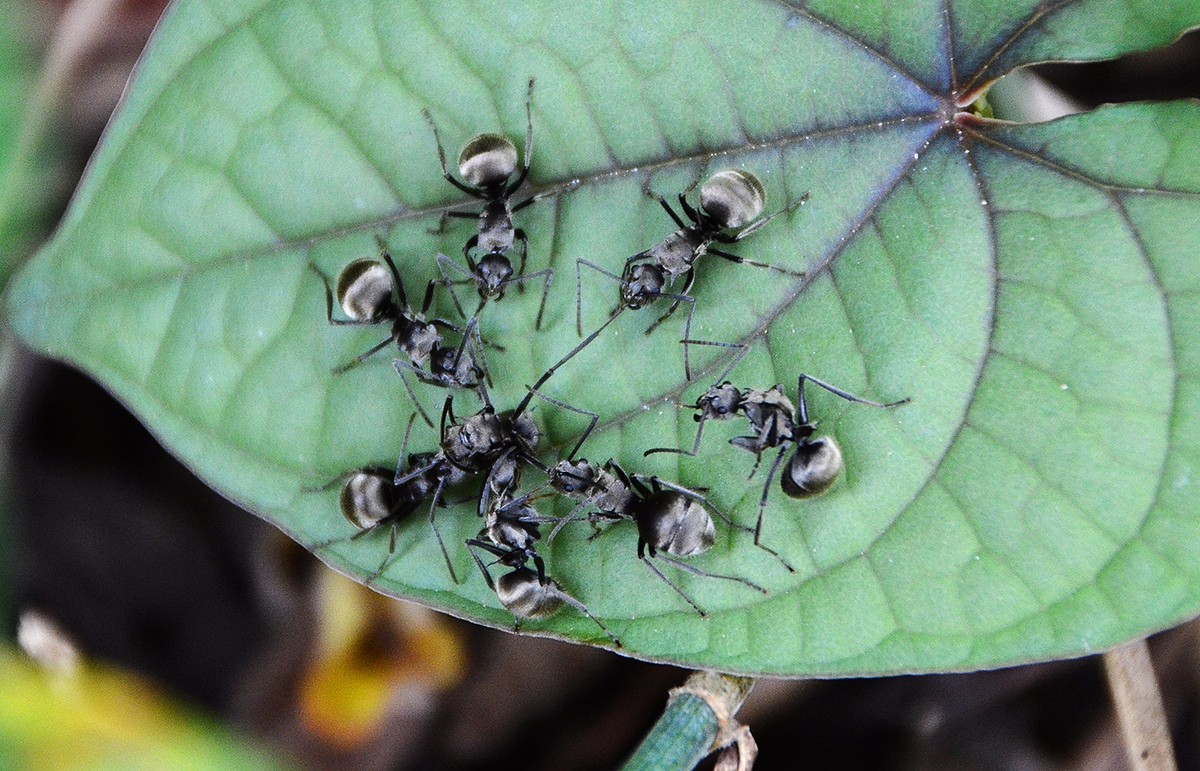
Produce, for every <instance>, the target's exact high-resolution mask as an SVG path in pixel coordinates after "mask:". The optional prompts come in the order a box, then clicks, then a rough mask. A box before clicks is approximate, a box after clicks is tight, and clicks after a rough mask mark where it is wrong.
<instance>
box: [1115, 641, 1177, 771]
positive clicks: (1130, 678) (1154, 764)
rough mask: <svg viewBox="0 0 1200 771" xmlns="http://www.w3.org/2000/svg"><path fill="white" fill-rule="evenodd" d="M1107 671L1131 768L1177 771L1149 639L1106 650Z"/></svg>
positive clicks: (1145, 770)
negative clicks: (1175, 770) (1147, 644)
mask: <svg viewBox="0 0 1200 771" xmlns="http://www.w3.org/2000/svg"><path fill="white" fill-rule="evenodd" d="M1104 671H1105V673H1106V674H1107V675H1108V687H1109V690H1111V691H1112V695H1113V702H1114V703H1115V704H1116V707H1117V721H1118V722H1119V723H1120V724H1121V735H1122V736H1123V737H1124V739H1125V753H1126V755H1127V756H1128V757H1129V767H1130V769H1133V771H1174V769H1175V753H1174V751H1173V750H1172V748H1171V733H1170V731H1169V730H1168V729H1167V717H1166V713H1165V712H1164V711H1163V703H1162V694H1160V693H1159V690H1158V678H1156V677H1155V675H1154V666H1153V664H1152V663H1151V662H1150V651H1149V649H1148V648H1147V647H1146V641H1145V640H1137V641H1135V642H1131V643H1129V644H1128V645H1123V646H1121V647H1120V648H1115V649H1113V650H1111V651H1109V652H1107V653H1105V654H1104Z"/></svg>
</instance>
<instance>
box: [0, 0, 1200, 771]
mask: <svg viewBox="0 0 1200 771" xmlns="http://www.w3.org/2000/svg"><path fill="white" fill-rule="evenodd" d="M162 6H163V3H162V2H159V1H158V0H139V1H136V2H135V1H133V0H127V1H125V2H120V1H116V0H99V1H97V0H78V1H77V2H62V0H39V1H38V2H34V0H0V280H4V281H6V280H7V278H8V276H9V274H10V272H11V269H12V267H13V266H14V265H16V264H19V263H20V262H21V261H22V260H24V259H25V258H27V257H28V256H29V254H30V253H31V252H32V251H33V250H35V249H36V248H37V245H38V244H39V243H40V242H42V241H43V240H44V239H45V238H47V237H48V235H49V233H50V232H51V230H52V229H53V227H54V223H55V221H56V220H57V218H58V217H59V216H60V215H61V213H62V210H63V207H64V206H65V204H66V201H67V199H68V197H69V195H70V191H71V190H72V189H73V187H74V185H75V183H76V181H77V179H78V177H79V175H80V173H81V172H82V170H83V167H84V164H85V163H86V162H87V159H88V157H89V156H90V154H91V152H92V150H93V148H94V146H95V144H96V142H97V140H98V139H99V137H100V134H101V131H102V129H103V127H104V124H105V122H106V121H107V120H108V116H109V114H110V113H111V111H112V109H113V107H114V106H115V104H116V102H117V100H118V98H119V96H120V94H121V91H122V89H123V88H124V85H125V82H126V79H127V77H128V75H129V72H130V70H131V68H132V67H133V65H134V62H135V60H136V58H137V56H138V54H139V53H140V51H141V49H142V47H143V46H144V44H145V42H146V40H147V38H148V36H149V35H150V33H151V31H152V29H153V27H154V24H155V22H156V20H157V18H158V16H159V14H160V13H161V11H162ZM1036 74H1037V76H1039V77H1041V78H1044V79H1045V83H1048V84H1049V87H1045V88H1044V87H1043V85H1042V84H1041V83H1040V82H1033V81H1031V80H1030V79H1029V78H1028V77H1024V78H1022V79H1021V80H1020V81H1019V82H1013V83H1010V84H1006V91H1005V92H1004V93H996V94H995V98H994V99H993V103H994V104H996V105H997V111H998V114H1001V115H1002V116H1003V115H1007V116H1011V117H1021V118H1030V117H1035V116H1036V115H1037V114H1038V112H1037V110H1042V109H1052V110H1062V109H1086V108H1088V107H1091V106H1094V105H1096V104H1099V103H1101V102H1111V101H1128V100H1139V99H1175V98H1183V97H1189V96H1197V95H1198V94H1197V91H1198V90H1200V77H1198V75H1200V35H1196V34H1192V35H1190V36H1188V37H1185V38H1184V39H1182V40H1181V41H1180V42H1178V43H1176V44H1175V45H1173V46H1171V47H1170V48H1169V49H1166V50H1163V51H1159V52H1154V53H1149V54H1142V55H1138V56H1132V57H1127V58H1125V59H1121V60H1118V61H1115V62H1108V63H1102V64H1089V65H1054V66H1045V67H1041V68H1037V69H1036ZM1052 89H1057V91H1055V90H1052ZM1032 93H1037V94H1039V95H1040V96H1041V98H1045V99H1048V100H1049V101H1048V102H1047V104H1049V105H1050V106H1049V107H1035V108H1032V109H1033V111H1032V112H1026V113H1021V112H1020V111H1019V110H1021V109H1029V108H1027V107H1022V105H1027V104H1029V103H1030V102H1029V100H1028V97H1029V96H1030V95H1031V94H1032ZM1039 104H1041V103H1040V102H1039ZM0 383H2V387H3V391H2V392H0V398H2V399H3V403H2V405H0V425H2V429H3V438H4V441H5V442H6V446H7V448H8V451H7V452H5V453H3V456H2V458H3V462H4V468H3V469H2V470H0V471H2V474H0V495H2V498H0V767H6V768H7V767H37V768H46V767H66V766H75V767H78V766H105V767H114V766H118V765H120V766H125V765H128V764H130V763H132V762H133V759H137V761H138V762H137V764H138V765H145V766H148V767H171V766H188V767H191V768H197V767H231V766H239V767H240V766H252V767H259V766H262V767H269V766H279V767H309V768H340V767H350V766H352V767H355V768H362V769H405V768H418V767H421V768H430V767H437V768H458V769H474V768H480V769H482V768H498V767H507V766H518V765H519V766H522V767H524V768H532V769H539V768H555V769H561V768H568V769H575V768H578V769H593V768H594V769H603V768H611V767H614V766H616V765H618V764H619V763H620V762H621V761H622V759H623V758H625V757H626V756H627V755H628V754H629V752H630V751H631V750H632V748H633V747H634V746H635V745H636V744H637V742H638V741H639V739H640V738H641V737H642V735H643V734H644V733H645V732H646V731H647V730H648V729H649V727H650V726H651V725H652V723H653V722H654V720H655V719H656V717H657V716H658V715H659V714H660V713H661V711H662V708H663V706H664V704H665V701H666V697H667V691H668V689H669V688H671V687H674V686H676V685H679V684H681V683H682V682H683V680H684V678H685V677H686V673H685V672H684V671H683V670H678V669H674V668H671V667H666V666H657V665H650V664H644V663H640V662H636V661H632V660H628V659H624V658H621V657H619V656H616V655H613V654H611V653H607V652H604V651H599V650H593V649H590V648H584V647H581V646H573V645H566V644H562V643H556V642H552V641H547V640H542V639H536V638H518V637H515V636H513V635H510V634H506V633H502V632H497V631H494V630H490V629H483V628H479V627H475V626H472V625H469V624H465V623H463V622H460V621H457V620H455V619H451V618H447V617H443V616H441V615H439V614H436V613H434V612H432V611H428V610H426V609H424V608H420V607H417V606H413V605H408V604H405V603H401V602H397V601H393V600H389V599H386V598H383V597H381V596H379V595H375V594H373V593H372V592H370V591H369V590H366V589H363V588H362V587H360V586H357V585H356V584H353V583H351V582H349V581H348V580H346V579H344V578H342V577H340V576H338V575H336V574H334V573H332V572H331V571H329V570H327V569H326V568H324V566H322V565H321V564H320V563H319V562H317V561H316V560H315V559H314V558H313V557H311V556H310V555H309V554H308V553H307V552H305V551H304V550H302V549H300V548H299V547H297V546H296V545H295V544H293V543H292V542H290V541H289V540H288V539H286V538H285V537H284V536H282V535H281V534H280V533H279V532H278V531H276V530H275V529H274V528H273V527H271V526H269V525H267V524H266V523H264V522H262V521H260V520H259V519H258V518H256V517H255V516H253V515H251V514H248V513H246V512H244V511H242V510H240V509H239V508H238V507H236V506H234V505H233V504H231V503H229V502H228V501H227V500H225V499H224V498H222V497H221V496H220V495H218V494H216V493H214V492H212V491H211V490H209V489H208V488H207V487H205V486H204V484H202V483H201V482H199V481H198V480H197V479H195V478H194V477H193V476H192V475H191V474H190V473H189V472H188V470H187V469H185V468H184V467H183V466H181V465H180V464H179V463H178V462H177V461H175V460H174V459H173V458H172V457H171V456H169V455H168V454H167V453H166V452H165V451H164V450H163V449H162V448H161V447H160V446H159V445H158V444H157V443H156V442H155V440H154V439H153V438H152V437H151V436H150V435H149V434H148V433H147V432H146V430H145V429H144V428H143V427H142V426H141V425H140V424H139V423H138V422H137V420H135V419H134V418H133V417H131V416H130V415H129V414H128V413H127V412H126V411H125V409H124V408H123V407H122V406H121V405H120V404H118V403H117V402H115V401H114V400H113V399H112V398H111V397H110V396H109V395H108V394H107V393H106V392H105V391H104V390H103V389H102V388H100V387H99V386H97V385H96V384H95V383H93V382H91V381H90V380H89V379H88V378H86V377H85V376H83V375H81V374H79V373H77V372H75V371H73V370H70V369H68V368H65V367H63V366H61V365H58V364H56V363H53V362H49V361H45V360H42V359H39V358H37V357H35V356H33V355H32V354H29V353H28V352H26V351H23V350H21V349H19V348H18V347H16V346H14V344H13V343H12V342H11V341H7V340H6V341H4V342H3V343H2V347H0ZM18 628H19V630H20V637H21V646H22V647H24V648H25V649H26V650H27V651H29V652H30V653H32V654H33V658H30V657H29V656H27V655H26V654H25V653H21V652H19V651H20V648H18V646H17V637H18ZM1151 651H1152V654H1153V657H1154V663H1155V666H1156V668H1157V671H1158V674H1159V678H1160V682H1161V684H1162V687H1163V691H1164V699H1165V702H1166V709H1167V714H1168V718H1169V721H1170V724H1171V729H1172V734H1173V738H1174V741H1175V751H1176V755H1177V759H1178V762H1179V765H1180V767H1181V768H1200V654H1198V651H1200V625H1198V624H1196V623H1192V624H1190V625H1186V626H1184V627H1181V628H1178V629H1175V630H1172V631H1170V632H1166V633H1163V634H1161V635H1158V636H1157V637H1155V638H1153V639H1152V641H1151ZM35 659H36V663H35ZM740 717H741V719H742V721H743V722H745V723H748V724H749V725H750V726H751V728H752V730H753V732H754V734H755V736H756V738H757V740H758V744H759V747H760V755H759V762H758V768H761V769H773V768H792V767H795V766H796V765H798V764H800V763H803V764H806V765H808V766H810V767H815V768H828V767H836V768H931V769H937V768H955V769H963V768H978V769H993V768H994V769H1009V768H1020V769H1109V768H1111V769H1119V768H1124V767H1125V754H1124V749H1123V745H1122V743H1121V738H1120V734H1119V732H1118V730H1117V727H1116V724H1115V722H1114V716H1113V710H1112V707H1111V705H1110V698H1109V695H1108V691H1107V687H1106V685H1105V680H1104V674H1103V671H1102V665H1101V662H1100V659H1099V658H1087V659H1080V660H1075V661H1066V662H1057V663H1051V664H1041V665H1034V666H1026V667H1018V668H1014V669H1008V670H1001V671H996V672H983V673H974V674H962V675H943V676H925V677H892V678H882V679H860V680H842V681H771V680H763V681H760V682H759V683H758V684H757V685H756V686H755V689H754V691H753V692H752V693H751V696H750V698H749V700H748V701H747V703H746V705H745V706H744V708H743V710H742V712H741V713H740Z"/></svg>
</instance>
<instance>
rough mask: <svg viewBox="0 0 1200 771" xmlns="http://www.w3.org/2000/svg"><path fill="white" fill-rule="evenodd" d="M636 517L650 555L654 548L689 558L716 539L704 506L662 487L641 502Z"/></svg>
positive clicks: (714, 529)
mask: <svg viewBox="0 0 1200 771" xmlns="http://www.w3.org/2000/svg"><path fill="white" fill-rule="evenodd" d="M636 519H637V526H638V534H639V535H640V536H641V538H642V540H643V541H645V542H646V543H647V544H648V545H649V546H650V548H651V554H653V553H654V551H655V550H657V551H664V552H666V553H667V554H670V555H672V556H675V557H691V556H694V555H697V554H703V553H704V552H706V551H708V550H709V549H710V548H711V547H712V545H713V543H714V542H715V541H716V528H715V527H714V526H713V521H712V517H711V516H709V514H708V512H707V511H706V510H705V509H704V507H703V506H701V505H700V504H699V503H697V502H696V501H694V500H692V499H691V498H688V497H687V496H685V495H681V494H679V493H676V492H671V491H666V490H664V491H660V492H657V493H655V494H653V495H651V496H650V497H649V498H645V499H643V500H642V501H640V502H639V503H638V507H637V517H636Z"/></svg>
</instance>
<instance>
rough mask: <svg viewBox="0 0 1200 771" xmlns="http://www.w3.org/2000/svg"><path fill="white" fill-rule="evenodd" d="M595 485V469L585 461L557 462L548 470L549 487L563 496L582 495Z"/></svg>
mask: <svg viewBox="0 0 1200 771" xmlns="http://www.w3.org/2000/svg"><path fill="white" fill-rule="evenodd" d="M595 483H596V467H595V466H594V465H592V464H591V463H589V462H587V461H586V460H576V461H570V460H564V461H559V462H558V464H557V465H555V466H554V468H552V469H550V486H551V487H553V488H554V489H555V490H556V491H557V492H560V493H562V494H563V495H582V494H584V493H585V492H586V491H587V490H589V489H591V488H592V486H593V485H595Z"/></svg>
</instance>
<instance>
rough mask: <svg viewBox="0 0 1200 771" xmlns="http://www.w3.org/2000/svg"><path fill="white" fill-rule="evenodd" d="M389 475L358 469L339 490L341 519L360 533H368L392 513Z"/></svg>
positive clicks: (391, 492) (367, 469) (393, 501)
mask: <svg viewBox="0 0 1200 771" xmlns="http://www.w3.org/2000/svg"><path fill="white" fill-rule="evenodd" d="M393 490H394V488H393V487H392V480H391V474H388V473H385V472H383V471H380V470H376V469H370V468H365V469H359V470H358V471H355V472H354V473H352V474H351V475H350V477H349V478H348V479H346V484H345V485H344V486H343V487H342V495H341V507H342V516H344V517H345V518H346V520H347V521H348V522H350V524H352V525H354V526H355V527H357V528H358V529H359V530H370V529H371V528H373V527H375V526H376V525H378V524H379V523H380V522H382V521H383V520H385V519H387V517H388V515H389V514H391V513H392V508H393V505H394V503H395V496H394V495H393Z"/></svg>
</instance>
